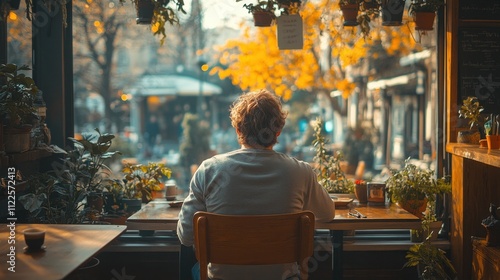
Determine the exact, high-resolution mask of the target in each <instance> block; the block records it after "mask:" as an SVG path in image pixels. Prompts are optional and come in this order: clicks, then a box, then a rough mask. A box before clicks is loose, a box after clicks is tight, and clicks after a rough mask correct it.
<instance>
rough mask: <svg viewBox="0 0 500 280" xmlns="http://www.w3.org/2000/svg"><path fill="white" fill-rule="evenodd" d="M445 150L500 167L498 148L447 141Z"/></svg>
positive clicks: (499, 151)
mask: <svg viewBox="0 0 500 280" xmlns="http://www.w3.org/2000/svg"><path fill="white" fill-rule="evenodd" d="M446 151H447V152H448V153H450V154H453V155H456V156H459V157H463V158H467V159H471V160H475V161H477V162H481V163H484V164H487V165H491V166H494V167H498V168H500V150H488V149H487V148H479V145H470V144H462V143H448V144H447V145H446Z"/></svg>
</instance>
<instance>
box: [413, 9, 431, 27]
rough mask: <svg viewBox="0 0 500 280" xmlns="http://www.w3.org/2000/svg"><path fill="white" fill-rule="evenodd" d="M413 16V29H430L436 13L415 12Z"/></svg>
mask: <svg viewBox="0 0 500 280" xmlns="http://www.w3.org/2000/svg"><path fill="white" fill-rule="evenodd" d="M413 18H414V20H415V30H432V29H433V26H434V19H435V18H436V13H434V12H416V13H415V15H414V16H413Z"/></svg>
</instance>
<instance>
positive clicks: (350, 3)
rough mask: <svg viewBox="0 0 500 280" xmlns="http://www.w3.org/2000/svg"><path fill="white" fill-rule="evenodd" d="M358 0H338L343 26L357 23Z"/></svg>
mask: <svg viewBox="0 0 500 280" xmlns="http://www.w3.org/2000/svg"><path fill="white" fill-rule="evenodd" d="M360 2H361V1H360V0H340V2H339V6H340V10H341V11H342V14H343V15H344V26H356V25H358V24H359V23H358V20H357V17H358V12H359V5H360Z"/></svg>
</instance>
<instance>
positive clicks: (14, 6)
mask: <svg viewBox="0 0 500 280" xmlns="http://www.w3.org/2000/svg"><path fill="white" fill-rule="evenodd" d="M7 4H9V6H10V9H11V10H18V9H19V4H21V0H7Z"/></svg>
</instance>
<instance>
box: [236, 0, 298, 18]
mask: <svg viewBox="0 0 500 280" xmlns="http://www.w3.org/2000/svg"><path fill="white" fill-rule="evenodd" d="M240 1H242V0H236V2H240ZM300 3H301V1H300V0H269V1H257V3H255V4H254V3H250V4H243V7H244V8H246V9H247V10H248V13H250V14H251V13H253V12H255V11H265V12H269V13H271V14H273V15H274V12H275V11H281V13H282V14H295V13H297V12H298V10H299V7H300Z"/></svg>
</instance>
